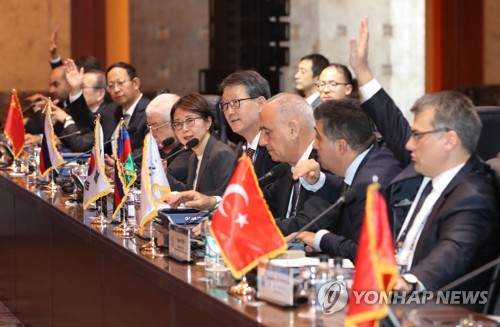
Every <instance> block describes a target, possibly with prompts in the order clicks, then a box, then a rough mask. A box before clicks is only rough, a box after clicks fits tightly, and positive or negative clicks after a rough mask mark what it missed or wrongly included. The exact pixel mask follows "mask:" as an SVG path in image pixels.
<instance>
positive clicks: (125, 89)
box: [101, 62, 150, 164]
mask: <svg viewBox="0 0 500 327" xmlns="http://www.w3.org/2000/svg"><path fill="white" fill-rule="evenodd" d="M106 83H107V86H106V89H107V91H108V92H109V94H110V95H111V99H112V100H113V102H114V103H116V107H115V108H114V110H106V111H105V112H103V113H102V117H101V120H102V121H106V122H108V124H109V126H113V125H114V126H116V125H117V124H118V122H119V121H120V119H122V118H123V119H124V120H125V123H126V125H127V127H128V129H129V130H132V129H133V130H135V132H134V133H131V135H130V143H131V145H132V151H133V154H134V156H138V155H139V154H140V153H142V144H143V141H144V136H145V135H146V130H147V128H146V113H145V111H146V107H147V106H148V104H149V102H150V100H149V99H148V98H147V97H146V96H144V95H143V94H142V92H141V80H140V78H139V76H138V75H137V71H136V69H135V68H134V67H133V66H132V65H131V64H128V63H124V62H117V63H114V64H112V65H111V66H109V67H108V69H107V70H106ZM113 130H114V128H113V129H111V130H109V129H108V128H105V126H104V125H103V133H104V138H105V139H109V138H111V134H112V133H113ZM110 148H111V147H108V148H107V151H106V152H107V153H109V152H110ZM106 162H107V164H111V162H109V156H107V157H106ZM138 162H140V160H138Z"/></svg>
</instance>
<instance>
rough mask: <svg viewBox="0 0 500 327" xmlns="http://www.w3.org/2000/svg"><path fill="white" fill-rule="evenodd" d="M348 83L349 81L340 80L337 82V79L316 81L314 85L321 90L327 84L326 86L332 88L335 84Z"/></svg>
mask: <svg viewBox="0 0 500 327" xmlns="http://www.w3.org/2000/svg"><path fill="white" fill-rule="evenodd" d="M349 84H350V83H341V82H337V81H334V80H331V81H326V82H318V83H316V87H317V88H318V90H320V91H321V90H323V89H324V88H325V87H326V86H328V88H334V87H336V86H337V85H349Z"/></svg>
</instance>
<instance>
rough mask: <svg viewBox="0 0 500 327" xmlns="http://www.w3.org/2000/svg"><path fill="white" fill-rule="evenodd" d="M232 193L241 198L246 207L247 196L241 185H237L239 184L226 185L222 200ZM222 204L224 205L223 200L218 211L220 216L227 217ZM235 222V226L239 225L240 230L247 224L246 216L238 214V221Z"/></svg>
mask: <svg viewBox="0 0 500 327" xmlns="http://www.w3.org/2000/svg"><path fill="white" fill-rule="evenodd" d="M233 193H235V194H238V195H241V197H242V198H243V200H244V201H245V205H248V194H247V192H246V191H245V189H244V188H243V187H242V186H241V185H239V184H230V185H228V186H227V188H226V192H225V193H224V199H225V198H227V196H229V195H230V194H233ZM224 203H225V200H223V201H222V203H221V204H220V206H219V211H220V213H221V215H223V216H224V217H227V214H226V211H225V209H224ZM235 222H236V223H237V224H239V225H240V227H241V228H243V226H244V225H246V224H248V221H247V215H245V214H241V213H238V219H236V220H235Z"/></svg>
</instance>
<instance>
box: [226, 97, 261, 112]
mask: <svg viewBox="0 0 500 327" xmlns="http://www.w3.org/2000/svg"><path fill="white" fill-rule="evenodd" d="M257 98H258V97H251V98H244V99H235V100H231V101H228V102H222V101H221V102H219V109H220V110H222V111H226V110H227V109H229V107H231V108H233V109H238V108H239V107H240V105H241V104H240V102H241V101H245V100H252V99H257Z"/></svg>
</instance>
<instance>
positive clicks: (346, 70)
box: [325, 62, 354, 86]
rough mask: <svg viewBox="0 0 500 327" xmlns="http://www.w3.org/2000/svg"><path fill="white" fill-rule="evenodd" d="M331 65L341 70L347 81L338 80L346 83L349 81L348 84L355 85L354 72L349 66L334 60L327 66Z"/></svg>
mask: <svg viewBox="0 0 500 327" xmlns="http://www.w3.org/2000/svg"><path fill="white" fill-rule="evenodd" d="M329 67H333V68H335V69H336V70H338V71H339V72H340V74H341V75H342V76H344V78H345V81H337V82H344V83H348V84H351V85H353V79H352V74H351V71H350V70H349V68H347V66H345V65H342V64H339V63H336V62H334V63H331V64H329V65H328V66H327V67H325V68H329ZM353 86H354V85H353Z"/></svg>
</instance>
